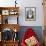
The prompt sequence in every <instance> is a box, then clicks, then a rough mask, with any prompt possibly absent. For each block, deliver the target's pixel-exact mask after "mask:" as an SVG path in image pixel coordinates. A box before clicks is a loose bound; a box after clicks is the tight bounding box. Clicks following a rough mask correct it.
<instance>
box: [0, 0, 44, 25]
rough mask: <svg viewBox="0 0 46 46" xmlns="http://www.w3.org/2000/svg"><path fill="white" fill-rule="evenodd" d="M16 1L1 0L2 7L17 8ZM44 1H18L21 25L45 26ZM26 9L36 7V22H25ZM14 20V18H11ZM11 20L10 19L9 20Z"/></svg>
mask: <svg viewBox="0 0 46 46" xmlns="http://www.w3.org/2000/svg"><path fill="white" fill-rule="evenodd" d="M14 1H15V0H0V6H1V7H4V6H5V7H7V6H8V7H10V6H15V3H14ZM42 2H43V1H42V0H21V1H20V0H17V3H18V4H17V6H19V7H20V9H19V15H20V16H19V24H20V25H21V26H43V24H44V23H43V6H42ZM25 7H36V21H25ZM11 18H12V17H11ZM9 20H10V19H9Z"/></svg>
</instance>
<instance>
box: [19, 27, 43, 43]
mask: <svg viewBox="0 0 46 46" xmlns="http://www.w3.org/2000/svg"><path fill="white" fill-rule="evenodd" d="M28 28H32V29H33V30H34V31H35V32H36V34H37V37H38V39H39V41H40V42H41V43H43V36H42V35H43V33H42V32H43V30H42V26H21V27H20V32H19V39H20V42H21V40H22V38H23V36H24V33H25V31H26V30H27V29H28Z"/></svg>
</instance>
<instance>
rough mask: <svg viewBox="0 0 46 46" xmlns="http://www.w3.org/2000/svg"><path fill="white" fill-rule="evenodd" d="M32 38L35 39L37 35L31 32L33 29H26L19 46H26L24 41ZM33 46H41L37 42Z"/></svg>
mask: <svg viewBox="0 0 46 46" xmlns="http://www.w3.org/2000/svg"><path fill="white" fill-rule="evenodd" d="M32 36H34V37H35V38H36V39H37V35H36V33H35V32H34V31H33V29H32V28H28V29H27V31H26V32H25V35H24V37H23V38H22V42H21V46H27V44H26V43H25V40H26V39H28V38H30V37H32ZM37 41H38V40H37ZM35 46H41V44H40V42H39V41H38V42H37V44H36V45H35Z"/></svg>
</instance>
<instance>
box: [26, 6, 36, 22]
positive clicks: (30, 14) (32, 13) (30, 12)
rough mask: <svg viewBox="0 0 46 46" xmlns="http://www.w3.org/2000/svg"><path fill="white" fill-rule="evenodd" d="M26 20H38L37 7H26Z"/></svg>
mask: <svg viewBox="0 0 46 46" xmlns="http://www.w3.org/2000/svg"><path fill="white" fill-rule="evenodd" d="M25 19H26V20H27V21H35V20H36V8H35V7H26V8H25Z"/></svg>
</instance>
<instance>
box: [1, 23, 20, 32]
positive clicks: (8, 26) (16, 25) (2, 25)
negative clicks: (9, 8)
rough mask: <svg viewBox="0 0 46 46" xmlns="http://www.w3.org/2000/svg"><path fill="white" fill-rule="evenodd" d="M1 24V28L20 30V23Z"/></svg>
mask: <svg viewBox="0 0 46 46" xmlns="http://www.w3.org/2000/svg"><path fill="white" fill-rule="evenodd" d="M0 26H1V30H3V29H5V28H9V29H12V30H13V31H14V30H15V29H16V30H17V32H18V31H19V29H20V26H19V24H1V25H0Z"/></svg>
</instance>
